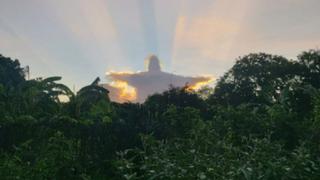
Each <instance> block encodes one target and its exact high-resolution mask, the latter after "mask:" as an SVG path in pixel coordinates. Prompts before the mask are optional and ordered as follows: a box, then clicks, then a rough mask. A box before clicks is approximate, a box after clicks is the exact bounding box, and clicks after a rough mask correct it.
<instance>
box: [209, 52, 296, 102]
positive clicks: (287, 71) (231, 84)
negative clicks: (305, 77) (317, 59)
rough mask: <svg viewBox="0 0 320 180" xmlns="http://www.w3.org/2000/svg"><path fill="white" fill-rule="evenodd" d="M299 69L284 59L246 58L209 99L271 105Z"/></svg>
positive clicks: (269, 56)
mask: <svg viewBox="0 0 320 180" xmlns="http://www.w3.org/2000/svg"><path fill="white" fill-rule="evenodd" d="M296 70H297V64H296V63H295V62H292V61H288V60H287V59H286V58H284V57H282V56H276V55H270V54H265V53H258V54H249V55H246V56H244V57H241V58H239V59H238V60H237V61H236V64H235V65H234V66H233V67H232V68H231V69H230V70H229V71H228V72H227V73H226V74H225V75H224V76H223V77H222V78H221V79H220V80H219V81H218V82H217V85H216V87H215V90H214V94H213V95H212V96H211V97H210V100H211V101H218V102H220V103H224V104H230V105H239V104H241V103H255V104H272V103H274V102H276V101H278V99H279V95H280V91H281V89H282V88H283V87H285V86H286V85H287V84H288V82H289V80H291V79H292V78H294V77H295V75H296Z"/></svg>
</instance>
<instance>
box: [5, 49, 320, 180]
mask: <svg viewBox="0 0 320 180" xmlns="http://www.w3.org/2000/svg"><path fill="white" fill-rule="evenodd" d="M319 57H320V56H319V51H316V50H309V51H305V52H302V53H301V54H300V55H299V56H298V58H297V59H296V60H287V59H286V58H285V57H282V56H277V55H270V54H265V53H258V54H249V55H246V56H243V57H241V58H239V59H238V60H237V62H236V63H235V65H234V66H233V67H232V68H231V69H230V70H229V71H228V72H227V73H226V74H225V75H224V76H222V77H221V78H220V79H219V80H218V82H217V85H216V87H215V88H214V89H211V88H208V87H205V88H203V89H200V90H199V91H197V92H194V91H190V90H189V89H188V87H182V88H177V87H170V88H169V89H168V90H167V91H165V92H163V93H158V94H154V95H151V96H150V97H149V98H148V99H147V100H146V102H144V103H142V104H139V103H130V102H127V103H122V104H120V103H115V102H110V99H109V97H108V90H106V89H104V88H102V87H101V86H99V78H97V79H95V80H94V82H93V83H91V84H89V85H88V86H85V87H83V88H81V89H80V90H79V91H78V92H77V93H75V94H74V93H73V92H72V91H70V89H69V88H68V87H67V86H65V85H63V84H61V83H59V80H61V77H56V76H54V77H48V78H37V79H31V80H26V79H25V78H24V74H23V72H24V70H23V68H21V67H20V63H19V61H18V60H11V59H10V58H6V57H4V56H0V78H1V79H0V177H1V179H84V180H88V179H247V180H254V179H263V180H266V179H283V180H285V179H319V177H320V141H319V139H320V133H319V132H320V91H319V84H320V83H319V82H320V81H319V80H320V79H319V78H320V75H319V73H320V71H319ZM62 97H64V98H65V99H66V100H65V101H61V99H62Z"/></svg>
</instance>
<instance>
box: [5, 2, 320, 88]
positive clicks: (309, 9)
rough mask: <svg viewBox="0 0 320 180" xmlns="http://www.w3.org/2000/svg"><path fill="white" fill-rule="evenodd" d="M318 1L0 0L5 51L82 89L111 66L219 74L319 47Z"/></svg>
mask: <svg viewBox="0 0 320 180" xmlns="http://www.w3.org/2000/svg"><path fill="white" fill-rule="evenodd" d="M319 7H320V1H319V0H237V1H234V0H0V53H1V54H3V55H4V56H9V57H12V58H17V59H19V60H20V61H21V63H22V65H29V66H30V67H31V76H32V77H39V76H43V77H47V76H53V75H61V76H62V77H63V82H64V83H66V84H67V85H69V86H70V87H72V86H73V85H75V86H76V88H77V89H78V88H79V87H81V86H84V85H86V84H88V83H90V82H92V81H93V80H94V78H95V77H97V76H100V77H101V79H102V80H103V81H106V80H104V77H105V73H106V72H107V71H111V70H113V71H139V70H144V69H145V64H144V59H145V57H146V56H148V55H149V54H151V53H152V54H156V55H158V57H159V58H160V60H161V62H162V66H163V69H164V70H165V71H168V72H174V73H176V74H182V75H188V76H193V75H212V76H214V77H217V78H218V77H219V76H221V75H222V74H223V73H224V72H225V71H227V70H228V69H229V68H230V67H231V66H232V65H233V63H234V61H235V58H237V57H238V56H242V55H245V54H248V53H250V52H261V51H263V52H267V53H274V54H279V55H284V56H286V57H289V58H295V56H296V55H297V54H299V53H300V52H301V51H303V50H308V49H311V48H317V47H319V46H320V20H319V18H320V11H319Z"/></svg>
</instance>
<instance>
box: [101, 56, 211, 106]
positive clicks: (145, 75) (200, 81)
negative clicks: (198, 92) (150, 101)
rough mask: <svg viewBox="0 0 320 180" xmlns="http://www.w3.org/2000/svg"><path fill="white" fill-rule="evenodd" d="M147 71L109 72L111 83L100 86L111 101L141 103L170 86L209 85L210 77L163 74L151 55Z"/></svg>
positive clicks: (196, 86)
mask: <svg viewBox="0 0 320 180" xmlns="http://www.w3.org/2000/svg"><path fill="white" fill-rule="evenodd" d="M147 62H148V69H147V71H144V72H138V73H132V72H110V73H108V74H107V78H109V79H111V81H112V82H111V83H109V84H102V86H103V87H105V88H106V89H108V90H109V91H110V98H111V100H113V101H117V102H124V101H133V102H143V101H144V100H145V99H146V98H147V97H148V96H149V95H152V94H154V93H161V92H163V91H165V90H167V89H168V88H169V87H170V86H171V85H172V86H174V87H183V86H186V85H187V86H189V87H190V88H191V89H196V88H200V87H201V86H202V85H205V84H207V83H209V82H210V81H211V80H212V78H211V77H204V76H198V77H186V76H180V75H175V74H172V73H167V72H163V71H162V70H161V67H160V61H159V59H158V58H157V57H156V56H154V55H151V56H149V57H148V58H147Z"/></svg>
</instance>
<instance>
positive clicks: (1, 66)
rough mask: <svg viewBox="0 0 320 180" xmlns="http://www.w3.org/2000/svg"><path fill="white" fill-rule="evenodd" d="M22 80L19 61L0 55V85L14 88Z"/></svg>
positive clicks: (21, 69) (22, 74) (22, 73)
mask: <svg viewBox="0 0 320 180" xmlns="http://www.w3.org/2000/svg"><path fill="white" fill-rule="evenodd" d="M24 80H25V79H24V72H23V68H21V67H20V63H19V61H18V60H12V59H10V58H8V57H4V56H2V55H1V54H0V84H2V85H3V86H5V87H15V86H17V85H18V84H20V83H21V82H24Z"/></svg>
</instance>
